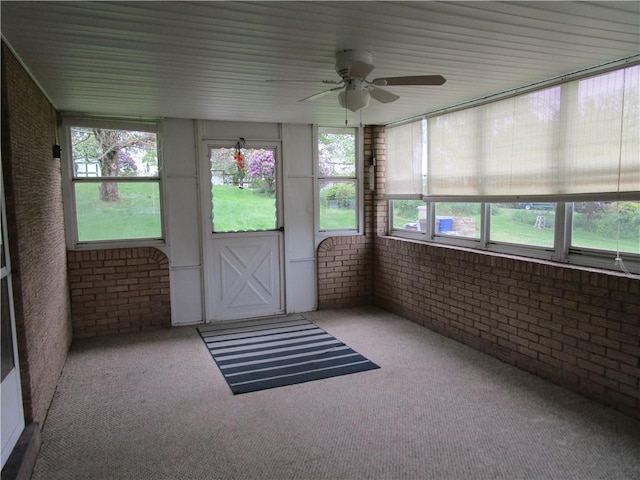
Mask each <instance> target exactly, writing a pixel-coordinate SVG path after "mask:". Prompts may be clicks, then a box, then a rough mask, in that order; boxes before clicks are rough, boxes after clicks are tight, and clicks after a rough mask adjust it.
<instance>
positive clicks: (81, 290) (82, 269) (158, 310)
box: [67, 247, 171, 339]
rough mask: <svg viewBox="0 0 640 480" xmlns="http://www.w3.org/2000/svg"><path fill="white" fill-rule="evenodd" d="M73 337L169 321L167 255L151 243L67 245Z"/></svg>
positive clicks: (165, 324)
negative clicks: (86, 248)
mask: <svg viewBox="0 0 640 480" xmlns="http://www.w3.org/2000/svg"><path fill="white" fill-rule="evenodd" d="M67 258H68V261H67V266H68V270H69V285H70V288H71V316H72V326H73V338H74V339H76V338H82V337H92V336H100V335H111V334H116V333H129V332H141V331H145V330H154V329H159V328H165V327H170V326H171V301H170V296H169V261H168V259H167V257H166V255H165V254H164V253H162V252H161V251H160V250H157V249H155V248H150V247H143V248H119V249H111V250H92V251H69V252H68V254H67Z"/></svg>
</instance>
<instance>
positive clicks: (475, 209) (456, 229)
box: [434, 202, 482, 239]
mask: <svg viewBox="0 0 640 480" xmlns="http://www.w3.org/2000/svg"><path fill="white" fill-rule="evenodd" d="M481 211H482V205H481V204H480V203H471V202H459V203H453V202H452V203H436V210H435V220H436V222H435V230H434V231H435V234H436V235H445V236H450V237H451V236H453V237H464V238H473V239H479V238H480V216H481Z"/></svg>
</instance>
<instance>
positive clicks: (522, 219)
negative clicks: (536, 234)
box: [511, 210, 556, 226]
mask: <svg viewBox="0 0 640 480" xmlns="http://www.w3.org/2000/svg"><path fill="white" fill-rule="evenodd" d="M538 215H545V216H546V219H545V224H546V225H548V226H552V225H554V222H555V219H556V215H555V212H545V213H540V212H536V211H533V210H515V211H514V212H513V215H512V216H511V220H512V221H513V222H516V223H521V224H523V225H532V226H533V225H535V224H536V218H537V217H538Z"/></svg>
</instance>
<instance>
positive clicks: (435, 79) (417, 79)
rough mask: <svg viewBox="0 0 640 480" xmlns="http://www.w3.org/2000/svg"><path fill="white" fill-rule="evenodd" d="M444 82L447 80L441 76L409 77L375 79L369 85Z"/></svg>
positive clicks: (434, 83) (437, 83)
mask: <svg viewBox="0 0 640 480" xmlns="http://www.w3.org/2000/svg"><path fill="white" fill-rule="evenodd" d="M446 81H447V79H446V78H444V77H443V76H442V75H412V76H409V77H388V78H376V79H375V80H373V82H371V83H373V84H374V85H379V86H382V87H384V86H392V85H442V84H443V83H444V82H446Z"/></svg>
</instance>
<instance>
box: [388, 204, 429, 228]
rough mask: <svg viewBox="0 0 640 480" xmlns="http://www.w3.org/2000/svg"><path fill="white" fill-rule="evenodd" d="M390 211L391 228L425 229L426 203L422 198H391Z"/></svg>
mask: <svg viewBox="0 0 640 480" xmlns="http://www.w3.org/2000/svg"><path fill="white" fill-rule="evenodd" d="M390 212H391V229H392V230H404V231H407V232H426V231H427V204H426V203H424V202H423V201H422V200H393V201H392V203H391V209H390Z"/></svg>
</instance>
